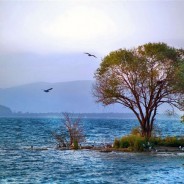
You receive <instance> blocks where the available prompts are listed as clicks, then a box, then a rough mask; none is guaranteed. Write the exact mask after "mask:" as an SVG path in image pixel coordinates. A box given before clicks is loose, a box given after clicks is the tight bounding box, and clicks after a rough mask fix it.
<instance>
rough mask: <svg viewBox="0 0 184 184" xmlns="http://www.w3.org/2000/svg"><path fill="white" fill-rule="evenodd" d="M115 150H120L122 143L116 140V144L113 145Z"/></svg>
mask: <svg viewBox="0 0 184 184" xmlns="http://www.w3.org/2000/svg"><path fill="white" fill-rule="evenodd" d="M113 147H114V148H120V141H119V140H118V139H115V140H114V144H113Z"/></svg>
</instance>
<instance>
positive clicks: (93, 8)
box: [0, 0, 184, 88]
mask: <svg viewBox="0 0 184 184" xmlns="http://www.w3.org/2000/svg"><path fill="white" fill-rule="evenodd" d="M183 9H184V1H182V0H173V1H171V0H170V1H166V0H155V1H153V0H152V1H151V0H147V1H146V0H145V1H128V0H60V1H59V0H57V1H56V0H53V1H51V0H25V1H22V0H19V1H18V0H1V1H0V88H8V87H12V86H17V85H22V84H27V83H34V82H53V83H55V82H64V81H74V80H94V73H95V71H96V69H97V68H98V67H99V65H100V62H101V59H102V58H103V57H105V56H106V55H107V54H109V52H111V51H113V50H117V49H120V48H133V47H136V46H138V45H141V44H145V43H148V42H165V43H167V44H168V45H170V46H174V47H177V48H181V47H182V48H184V34H183V32H184V11H183ZM84 52H90V53H92V54H95V55H96V56H97V58H94V57H88V56H87V55H85V54H84Z"/></svg>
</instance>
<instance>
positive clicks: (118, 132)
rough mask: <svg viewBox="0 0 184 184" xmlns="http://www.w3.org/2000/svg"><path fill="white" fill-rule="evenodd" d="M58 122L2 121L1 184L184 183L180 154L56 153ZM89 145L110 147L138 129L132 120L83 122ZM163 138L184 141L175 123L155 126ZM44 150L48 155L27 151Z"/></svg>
mask: <svg viewBox="0 0 184 184" xmlns="http://www.w3.org/2000/svg"><path fill="white" fill-rule="evenodd" d="M63 121H64V120H63V119H60V118H0V183H2V184H3V183H16V184H17V183H26V184H29V183H44V184H45V183H66V184H67V183H68V184H70V183H76V184H77V183H84V184H85V183H89V184H91V183H92V184H93V183H95V184H103V183H104V184H106V183H113V184H114V183H117V184H118V183H131V184H132V183H136V184H137V183H159V184H160V183H167V184H168V183H184V179H183V176H184V165H183V164H184V154H182V153H180V154H151V153H119V152H111V153H102V152H99V151H88V150H78V151H73V150H66V151H60V150H56V149H55V147H56V142H55V140H54V139H53V137H52V135H51V131H54V130H56V129H57V128H58V127H59V126H60V124H61V123H62V122H63ZM82 122H83V126H84V132H85V134H86V142H87V144H99V145H102V144H104V143H112V142H113V140H114V139H115V138H116V137H121V136H123V135H126V134H129V133H130V131H131V129H132V128H133V127H136V126H138V122H137V120H134V119H131V118H130V119H97V118H95V119H86V118H84V119H83V120H82ZM156 126H157V128H158V129H159V130H161V135H162V136H167V135H172V136H173V135H175V136H181V135H184V124H182V123H180V121H179V120H175V119H172V118H170V119H167V120H166V119H159V120H156ZM31 146H33V147H34V148H48V150H42V151H41V150H31V149H30V147H31Z"/></svg>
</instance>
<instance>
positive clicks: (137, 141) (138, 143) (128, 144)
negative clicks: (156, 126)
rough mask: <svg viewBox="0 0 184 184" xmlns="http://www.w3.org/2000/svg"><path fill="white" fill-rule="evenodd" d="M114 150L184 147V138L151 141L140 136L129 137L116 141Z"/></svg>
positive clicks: (151, 139) (157, 138) (156, 138)
mask: <svg viewBox="0 0 184 184" xmlns="http://www.w3.org/2000/svg"><path fill="white" fill-rule="evenodd" d="M113 146H114V148H129V149H130V150H132V151H147V150H150V149H152V148H154V146H170V147H179V146H182V147H184V137H182V138H177V137H165V138H161V137H151V138H150V139H149V141H148V140H147V139H145V138H144V137H141V136H140V135H139V134H136V135H132V134H130V135H127V136H124V137H122V138H120V139H115V141H114V144H113Z"/></svg>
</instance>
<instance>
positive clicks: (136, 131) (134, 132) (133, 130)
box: [131, 126, 142, 136]
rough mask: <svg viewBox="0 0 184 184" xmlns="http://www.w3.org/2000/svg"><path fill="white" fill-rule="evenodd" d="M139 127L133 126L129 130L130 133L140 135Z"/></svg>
mask: <svg viewBox="0 0 184 184" xmlns="http://www.w3.org/2000/svg"><path fill="white" fill-rule="evenodd" d="M141 134H142V133H141V128H140V127H139V126H138V127H134V128H133V129H132V131H131V135H137V136H141Z"/></svg>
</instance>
